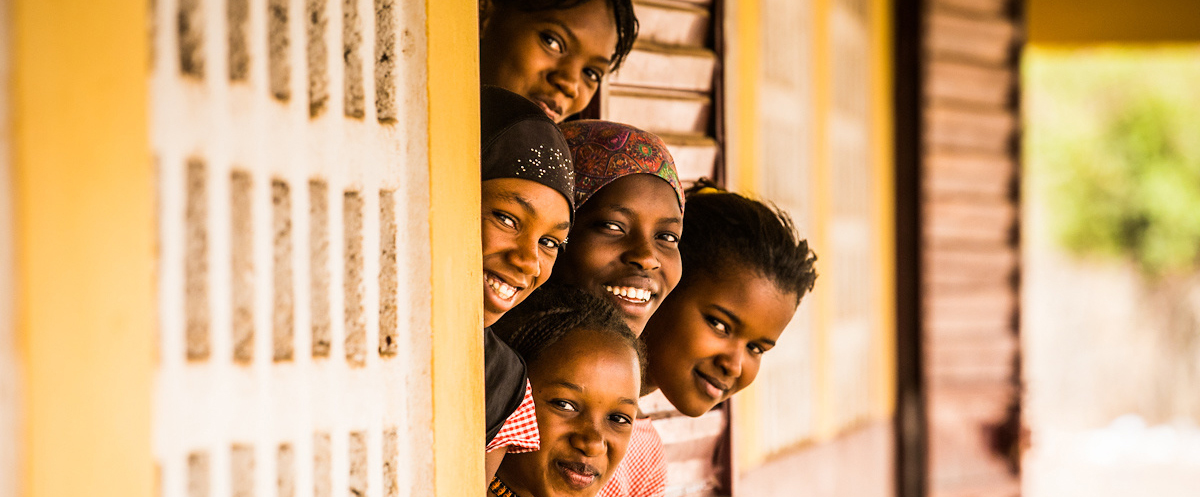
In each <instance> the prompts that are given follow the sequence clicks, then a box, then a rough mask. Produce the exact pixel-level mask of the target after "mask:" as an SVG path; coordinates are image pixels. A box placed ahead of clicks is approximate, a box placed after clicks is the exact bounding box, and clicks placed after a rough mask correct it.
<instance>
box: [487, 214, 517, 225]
mask: <svg viewBox="0 0 1200 497" xmlns="http://www.w3.org/2000/svg"><path fill="white" fill-rule="evenodd" d="M492 215H493V216H495V217H496V220H497V221H499V222H500V224H503V225H505V226H508V227H509V228H513V229H516V227H517V220H516V218H514V217H512V216H510V215H508V214H507V213H505V212H501V211H493V212H492Z"/></svg>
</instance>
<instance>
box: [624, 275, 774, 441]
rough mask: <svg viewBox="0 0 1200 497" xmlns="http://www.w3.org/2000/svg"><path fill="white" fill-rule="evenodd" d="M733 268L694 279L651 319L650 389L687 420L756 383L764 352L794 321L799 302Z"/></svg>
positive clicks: (644, 337)
mask: <svg viewBox="0 0 1200 497" xmlns="http://www.w3.org/2000/svg"><path fill="white" fill-rule="evenodd" d="M737 269H738V268H731V269H727V270H725V271H720V274H724V275H726V276H720V277H716V276H709V274H707V273H706V274H703V275H696V276H695V277H694V278H692V279H690V280H689V281H688V283H687V284H686V285H684V286H681V287H679V288H676V289H675V291H674V292H673V293H671V296H670V297H667V299H666V301H665V302H663V305H662V307H661V308H660V309H659V310H658V312H655V313H654V316H652V317H651V318H650V323H649V324H647V325H646V332H645V333H644V334H643V335H642V341H643V342H645V344H646V353H647V357H646V359H647V363H648V365H647V367H646V383H647V386H649V387H657V388H659V389H661V390H662V393H663V395H664V396H665V397H666V398H667V400H669V401H671V404H672V405H674V406H675V408H676V409H679V412H682V413H684V414H686V415H688V416H692V417H696V416H700V415H702V414H704V413H706V412H708V411H709V410H710V409H712V408H713V407H714V406H716V405H717V404H718V403H720V402H722V401H724V400H725V399H727V398H729V396H731V395H733V394H734V393H737V392H738V391H740V390H741V389H743V388H746V386H748V385H750V383H751V382H753V381H754V377H755V376H756V375H757V374H758V368H759V365H760V361H761V360H762V355H763V353H764V352H766V351H768V350H770V349H771V348H772V347H774V346H775V341H776V340H778V339H779V335H780V334H781V333H783V328H784V327H785V326H787V324H788V322H789V321H791V320H792V315H793V314H795V313H796V305H797V303H796V295H794V294H791V293H784V292H781V291H780V290H779V288H778V287H777V286H775V283H773V282H772V281H770V280H768V279H767V278H765V277H762V276H758V275H755V274H754V273H752V272H748V271H745V270H740V271H739V270H737Z"/></svg>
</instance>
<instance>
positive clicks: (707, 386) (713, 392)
mask: <svg viewBox="0 0 1200 497" xmlns="http://www.w3.org/2000/svg"><path fill="white" fill-rule="evenodd" d="M696 376H697V377H698V378H700V384H701V386H702V387H703V389H704V393H705V394H706V395H708V396H709V397H712V398H713V399H714V400H721V397H723V396H724V395H725V392H727V391H729V387H728V386H727V385H725V384H723V383H721V382H719V381H717V380H716V379H714V378H713V377H711V376H709V375H706V374H704V373H701V372H700V371H696Z"/></svg>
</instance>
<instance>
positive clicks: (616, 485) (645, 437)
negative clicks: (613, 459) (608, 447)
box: [596, 418, 667, 497]
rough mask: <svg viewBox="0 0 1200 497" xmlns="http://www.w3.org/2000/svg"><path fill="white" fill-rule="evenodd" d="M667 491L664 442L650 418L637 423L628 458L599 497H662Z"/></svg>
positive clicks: (626, 453) (628, 450)
mask: <svg viewBox="0 0 1200 497" xmlns="http://www.w3.org/2000/svg"><path fill="white" fill-rule="evenodd" d="M666 491H667V461H666V459H664V458H663V444H662V438H659V436H658V431H657V430H655V429H654V426H653V425H651V424H650V418H644V419H635V420H634V421H633V434H632V435H631V436H630V437H629V448H628V449H626V450H625V458H624V459H621V463H620V464H618V465H617V470H616V472H615V473H613V476H612V478H610V479H609V480H608V483H606V484H605V485H604V488H601V489H600V493H598V494H596V497H661V496H662V495H663V494H665V493H666Z"/></svg>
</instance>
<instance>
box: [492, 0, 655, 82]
mask: <svg viewBox="0 0 1200 497" xmlns="http://www.w3.org/2000/svg"><path fill="white" fill-rule="evenodd" d="M589 1H591V0H496V3H497V4H498V5H504V6H506V7H516V8H517V9H518V10H521V11H524V12H537V11H540V10H566V9H569V8H572V7H575V6H577V5H581V4H584V3H587V2H589ZM604 1H605V2H608V6H609V7H610V8H611V9H612V13H613V18H614V20H615V21H616V23H617V49H616V51H615V52H613V56H612V67H611V70H613V71H616V70H617V69H620V68H621V64H622V63H624V62H625V57H627V56H628V55H629V52H632V51H633V42H634V41H636V40H637V35H638V20H637V15H636V14H634V12H633V0H604Z"/></svg>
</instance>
